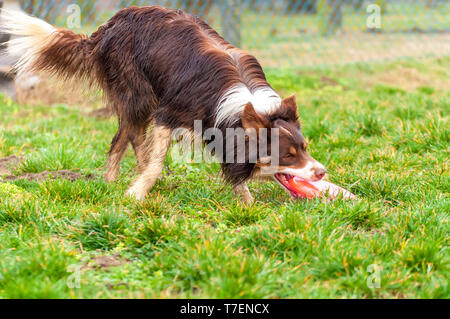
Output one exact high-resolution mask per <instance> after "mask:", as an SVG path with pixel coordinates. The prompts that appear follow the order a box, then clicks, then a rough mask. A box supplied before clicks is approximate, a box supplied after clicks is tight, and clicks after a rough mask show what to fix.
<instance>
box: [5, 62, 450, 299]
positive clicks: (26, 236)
mask: <svg viewBox="0 0 450 319" xmlns="http://www.w3.org/2000/svg"><path fill="white" fill-rule="evenodd" d="M405 70H409V71H408V72H405ZM448 70H450V59H449V58H445V59H429V60H421V61H413V60H410V61H403V62H395V63H387V64H375V65H369V64H361V65H351V66H341V67H333V68H332V69H323V68H321V69H318V70H315V69H308V70H293V69H290V70H280V69H269V70H268V72H267V73H268V78H269V80H270V82H271V83H272V84H273V86H274V87H275V88H276V89H277V90H278V91H279V92H280V93H281V94H283V95H287V94H290V93H293V92H296V93H297V99H298V103H299V109H300V114H301V120H302V124H303V132H304V135H305V136H307V138H308V139H309V143H310V145H311V152H312V155H313V156H314V157H316V158H317V159H318V160H319V161H321V162H322V163H324V164H325V165H326V166H327V168H328V170H329V179H330V180H331V181H333V182H335V183H337V184H339V185H342V186H344V187H347V188H349V189H351V191H353V192H354V193H356V194H357V196H358V197H359V200H357V201H352V202H350V201H340V200H338V201H335V202H331V203H324V202H321V201H320V200H312V201H295V200H292V199H291V198H290V197H289V196H288V195H287V194H286V193H285V192H284V191H283V190H282V189H281V188H280V187H279V186H277V185H275V184H274V183H266V184H258V183H253V184H252V185H251V191H252V193H253V195H254V197H255V198H256V203H255V204H254V205H252V206H250V207H244V206H242V205H240V204H239V203H238V202H237V200H236V198H235V197H234V196H233V195H232V193H231V190H230V188H229V187H227V186H225V187H224V186H223V184H222V183H221V181H220V179H219V178H218V175H217V171H218V167H217V164H192V165H184V164H177V163H172V162H171V161H170V160H167V162H166V168H165V170H164V178H163V179H162V180H161V181H159V182H158V183H157V184H156V186H155V187H154V188H153V189H152V191H151V193H150V195H149V196H148V198H147V200H146V201H144V202H142V203H139V202H135V201H133V200H130V199H127V198H125V197H124V196H123V194H124V192H125V190H126V187H127V185H128V184H129V183H130V181H131V179H132V178H133V176H134V165H135V161H134V157H133V154H132V151H131V150H129V152H128V153H127V156H126V159H125V161H124V163H123V164H122V171H121V175H120V178H119V180H118V181H117V182H115V183H111V184H108V183H106V182H104V181H103V179H102V173H103V165H104V161H105V159H106V152H107V149H108V144H109V141H110V140H111V139H112V137H113V135H114V132H115V129H116V125H117V124H116V122H115V119H106V120H98V119H96V118H93V117H88V116H86V114H87V110H85V109H80V108H78V107H75V106H73V107H68V106H66V105H51V106H50V105H40V106H30V105H17V104H15V103H13V102H11V101H10V100H8V99H3V100H2V102H1V104H0V110H1V117H2V121H1V123H0V158H1V157H5V156H9V155H17V156H20V157H22V158H23V161H22V164H20V165H19V166H17V167H16V168H15V169H14V170H13V173H14V174H16V175H21V174H30V173H39V172H42V171H44V170H47V171H54V170H62V169H69V170H72V171H75V172H81V173H82V175H83V176H87V175H88V174H93V175H94V178H93V179H84V178H82V179H78V180H76V181H73V182H71V181H69V180H64V179H56V180H45V181H28V180H16V181H10V182H7V183H3V184H1V185H0V186H1V187H0V298H110V297H113V298H144V297H146V298H148V297H154V298H168V297H170V298H181V297H189V298H201V297H206V298H318V297H322V298H379V297H382V298H449V297H450V293H449V287H448V276H449V252H448V244H449V241H448V238H449V237H448V235H449V227H448V217H449V206H450V205H449V204H450V203H449V189H450V187H449V174H448V152H449V136H450V134H449V133H450V131H449V125H448V115H449V111H450V92H449V91H448V87H449V86H448V85H447V84H446V83H448V78H449V75H450V74H449V73H448ZM412 71H414V72H412ZM411 74H414V77H411V76H409V75H411ZM394 75H397V76H394ZM408 76H409V77H408ZM105 256H110V257H111V258H115V259H116V261H117V263H116V264H115V265H114V266H110V267H108V266H102V265H97V266H94V267H93V266H92V265H93V264H95V260H97V259H96V258H99V257H105ZM373 264H375V265H378V266H379V267H382V270H381V272H380V276H379V278H380V287H379V288H370V287H369V286H368V284H367V282H368V279H369V278H371V276H372V275H373V273H372V272H371V269H372V267H373V266H372V267H371V265H373ZM74 271H75V272H74ZM78 275H79V277H74V276H78ZM74 278H79V279H80V281H79V284H80V285H79V288H76V287H74V288H69V286H70V287H73V286H71V285H68V283H69V282H72V281H73V279H74Z"/></svg>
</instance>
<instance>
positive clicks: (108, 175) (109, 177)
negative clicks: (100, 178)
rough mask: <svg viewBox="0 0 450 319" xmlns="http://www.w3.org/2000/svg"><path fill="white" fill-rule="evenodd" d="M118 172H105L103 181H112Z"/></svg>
mask: <svg viewBox="0 0 450 319" xmlns="http://www.w3.org/2000/svg"><path fill="white" fill-rule="evenodd" d="M118 175H119V174H117V173H112V172H106V173H105V175H104V178H105V181H106V182H108V183H111V182H114V181H115V180H116V179H117V176H118Z"/></svg>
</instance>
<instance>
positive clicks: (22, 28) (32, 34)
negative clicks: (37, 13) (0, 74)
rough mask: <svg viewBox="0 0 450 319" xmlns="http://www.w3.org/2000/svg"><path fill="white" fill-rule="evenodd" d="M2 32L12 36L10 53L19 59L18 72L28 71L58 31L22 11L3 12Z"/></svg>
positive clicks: (0, 29)
mask: <svg viewBox="0 0 450 319" xmlns="http://www.w3.org/2000/svg"><path fill="white" fill-rule="evenodd" d="M0 31H1V32H3V33H9V34H11V35H12V39H11V40H10V41H8V42H7V51H8V53H9V54H10V55H11V56H13V57H16V58H18V62H17V63H16V65H15V68H16V70H17V71H19V72H21V71H25V70H27V69H28V68H29V67H30V66H31V65H32V64H33V62H34V61H35V60H36V59H37V57H38V54H39V52H40V51H41V50H42V49H43V48H44V47H45V46H46V45H47V44H48V43H49V42H50V41H51V40H52V39H53V35H54V34H55V32H56V29H55V28H54V27H53V26H51V25H50V24H48V23H47V22H45V21H43V20H41V19H38V18H34V17H31V16H29V15H27V14H25V13H23V12H21V11H15V10H4V9H3V10H1V11H0Z"/></svg>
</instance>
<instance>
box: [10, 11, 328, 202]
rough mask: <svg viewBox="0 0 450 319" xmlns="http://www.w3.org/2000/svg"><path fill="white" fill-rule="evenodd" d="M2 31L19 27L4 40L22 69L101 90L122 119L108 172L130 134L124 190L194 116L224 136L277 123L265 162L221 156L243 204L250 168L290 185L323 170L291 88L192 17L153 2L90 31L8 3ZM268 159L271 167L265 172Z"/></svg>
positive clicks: (150, 171)
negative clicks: (277, 83) (132, 162)
mask: <svg viewBox="0 0 450 319" xmlns="http://www.w3.org/2000/svg"><path fill="white" fill-rule="evenodd" d="M2 31H4V32H8V33H11V34H14V35H17V36H18V37H16V38H15V39H13V40H12V41H11V42H10V43H9V52H10V53H12V54H15V55H17V56H20V60H19V62H18V64H17V70H18V72H23V71H32V72H38V71H48V72H50V73H53V74H56V75H58V76H62V77H63V78H64V79H69V78H75V79H77V80H83V79H87V80H89V81H90V82H91V83H95V84H97V85H98V86H99V87H100V88H101V89H102V90H103V92H104V95H105V97H106V99H107V101H108V103H109V105H111V106H112V108H113V110H114V111H115V113H116V114H117V116H118V119H119V129H118V132H117V134H116V135H115V137H114V139H113V140H112V144H111V149H110V152H109V158H108V162H107V172H106V179H107V180H108V181H112V180H114V179H116V178H117V176H118V173H119V169H120V162H121V160H122V158H123V156H124V153H125V151H126V149H127V146H128V143H129V142H131V144H132V146H133V148H134V151H135V154H136V157H137V162H138V167H139V172H140V174H139V176H138V177H137V179H136V180H135V181H134V182H133V184H132V185H131V187H130V188H129V189H128V191H127V194H128V195H129V196H133V197H135V198H137V199H143V198H145V196H146V195H147V193H148V192H149V190H150V189H151V187H152V186H153V185H154V183H155V182H156V180H157V179H158V177H159V176H160V174H161V171H162V168H163V162H164V159H165V157H166V154H167V151H168V148H169V146H170V143H171V140H172V137H171V134H172V132H173V130H174V129H175V128H179V127H183V128H188V129H190V130H193V129H194V120H201V121H202V130H203V132H204V131H205V130H206V129H208V128H217V129H218V130H221V131H223V132H224V136H226V134H225V131H226V129H227V128H241V129H244V130H249V129H254V130H261V129H262V128H264V129H266V130H267V132H268V133H267V134H268V135H270V134H269V133H270V131H271V130H274V129H277V130H278V131H277V132H278V135H277V137H278V139H279V140H278V147H279V149H278V150H276V152H271V153H270V154H269V158H265V159H264V161H263V160H262V159H261V158H260V156H259V154H258V156H257V158H256V161H254V162H250V161H249V160H248V158H247V160H246V161H244V162H243V163H238V162H233V161H232V162H227V161H221V162H222V171H223V175H224V177H225V179H226V180H227V181H228V182H230V183H231V184H232V186H233V189H234V190H235V192H237V193H238V194H239V195H241V196H242V199H243V200H244V201H245V202H247V203H248V202H252V201H253V198H252V196H251V194H250V192H249V190H248V187H247V185H246V182H247V180H249V179H250V178H252V177H261V176H262V177H264V176H266V175H270V176H271V177H275V178H276V180H278V182H279V183H280V184H281V185H283V186H284V187H286V188H287V189H288V190H289V187H288V185H287V183H286V180H287V179H288V178H289V176H299V177H302V178H304V179H307V180H320V179H322V178H323V177H324V175H325V169H324V167H323V166H322V165H321V164H320V163H318V162H317V161H316V160H314V159H313V158H312V157H311V156H310V155H309V154H308V152H307V150H306V148H307V144H306V141H305V138H304V137H303V135H302V134H301V131H300V124H299V122H298V113H297V112H298V111H297V109H298V108H297V104H296V101H295V96H291V97H288V98H286V99H284V100H282V99H281V98H280V96H279V95H278V94H277V93H276V92H275V91H274V90H273V89H272V88H271V86H270V85H269V83H268V82H267V81H266V77H265V75H264V72H263V70H262V68H261V66H260V64H259V62H258V61H257V60H256V58H255V57H254V56H252V55H250V54H248V53H246V52H244V51H242V50H240V49H238V48H236V47H234V46H233V45H231V44H230V43H228V42H227V41H225V40H224V39H223V38H222V37H221V36H220V35H219V34H218V33H217V32H216V31H215V30H213V29H212V28H211V27H210V26H209V25H208V24H206V23H205V22H203V21H202V20H200V19H199V18H197V17H195V16H192V15H189V14H186V13H184V12H182V11H179V10H178V11H176V10H170V9H165V8H162V7H159V6H151V7H141V8H139V7H131V8H127V9H123V10H120V11H119V12H118V13H117V14H116V15H115V16H113V17H112V18H111V19H110V20H109V21H107V22H106V23H105V24H104V25H102V26H101V27H100V28H99V29H98V30H97V31H96V32H94V33H93V34H92V35H91V36H90V37H87V36H84V35H78V34H75V33H73V32H72V31H70V30H66V29H62V28H55V27H53V26H51V25H49V24H47V23H46V22H44V21H42V20H40V19H37V18H33V17H30V16H28V15H25V14H23V13H20V12H6V11H5V12H2ZM147 128H151V129H149V130H148V132H147ZM203 132H202V133H203ZM247 142H248V140H247ZM270 143H271V141H270V138H269V140H268V144H269V145H270ZM227 151H228V150H225V151H224V152H223V155H222V156H225V153H226V152H227ZM275 157H276V159H275ZM274 162H276V163H277V165H276V167H275V170H272V171H271V172H270V174H269V173H264V167H265V166H267V165H268V163H274Z"/></svg>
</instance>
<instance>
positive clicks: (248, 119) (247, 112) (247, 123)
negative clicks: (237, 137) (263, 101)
mask: <svg viewBox="0 0 450 319" xmlns="http://www.w3.org/2000/svg"><path fill="white" fill-rule="evenodd" d="M242 127H243V128H244V130H247V129H250V128H253V129H256V130H259V129H261V128H270V127H271V124H270V121H269V120H268V119H266V118H265V117H264V116H261V115H259V114H258V113H256V111H255V109H254V108H253V105H252V103H248V104H247V105H246V106H245V107H244V111H243V112H242Z"/></svg>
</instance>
